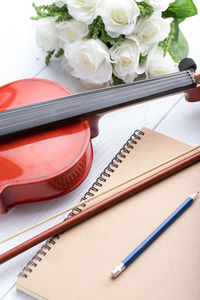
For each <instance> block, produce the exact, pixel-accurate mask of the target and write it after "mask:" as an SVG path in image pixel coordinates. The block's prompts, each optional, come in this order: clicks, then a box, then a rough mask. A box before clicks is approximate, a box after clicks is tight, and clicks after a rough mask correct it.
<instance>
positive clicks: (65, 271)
mask: <svg viewBox="0 0 200 300" xmlns="http://www.w3.org/2000/svg"><path fill="white" fill-rule="evenodd" d="M143 130H144V132H145V135H144V136H143V137H142V140H141V141H140V142H139V143H138V144H137V145H136V147H135V148H134V149H133V150H131V151H130V153H129V154H127V156H126V158H125V159H123V162H122V163H121V164H120V165H119V167H118V168H116V169H115V172H114V173H112V175H111V177H110V178H109V179H108V180H107V182H106V183H104V184H103V186H102V187H101V188H100V189H99V192H97V193H100V190H101V193H102V191H103V190H106V189H110V188H111V187H112V186H115V185H116V183H117V184H119V183H123V182H125V181H126V180H127V179H129V178H131V177H134V176H135V175H137V174H138V173H140V172H142V171H144V170H146V169H149V168H151V167H153V166H155V165H157V164H159V163H160V162H162V161H165V160H167V159H169V158H170V157H173V156H175V155H177V154H179V153H182V152H184V151H186V150H187V149H189V148H190V146H188V145H185V144H183V143H180V142H178V141H176V140H173V139H171V138H168V137H165V136H163V135H161V134H159V133H156V132H153V131H151V130H149V129H146V128H145V129H143ZM199 189H200V163H196V164H195V165H193V166H191V167H189V168H187V169H185V170H183V171H181V172H179V173H177V174H175V175H173V176H171V177H169V178H167V179H165V180H163V181H161V182H159V183H157V184H154V185H153V186H151V187H150V188H148V189H146V190H144V191H143V192H140V193H138V194H136V195H134V196H132V197H129V198H128V199H127V200H124V201H122V202H120V203H118V204H117V205H115V206H113V207H111V208H109V209H107V210H106V211H104V212H101V213H100V214H98V215H96V216H94V217H92V218H90V219H88V220H87V221H84V222H83V223H81V224H79V225H77V226H75V227H74V228H72V229H70V230H68V231H66V232H65V233H64V234H62V235H61V236H60V239H58V240H55V241H56V243H55V245H54V246H52V249H51V250H49V251H47V254H46V256H45V257H43V256H42V255H41V257H42V260H41V261H40V262H37V261H35V262H36V263H37V266H36V267H32V269H33V270H32V272H31V273H29V272H27V278H22V277H19V278H18V280H17V282H16V286H17V287H18V288H19V289H21V290H23V291H24V292H26V293H28V294H30V295H33V296H34V297H35V298H37V299H50V300H54V299H56V300H57V299H59V300H62V299H63V300H64V299H70V300H75V299H76V300H77V299H84V300H86V299H87V300H100V299H117V300H121V299H123V300H130V299H137V300H143V299H144V300H146V299H150V300H151V299H152V300H158V299H159V300H160V299H163V297H164V299H165V300H168V299H169V300H171V299H175V300H180V299H181V300H188V299H193V300H197V299H200V285H199V278H200V268H199V266H200V251H199V249H200V238H199V237H200V202H199V201H200V199H198V200H199V201H196V202H195V203H194V204H193V205H192V206H191V207H190V208H189V209H188V210H187V211H186V212H185V213H184V214H183V215H182V216H181V217H180V218H179V219H178V220H176V222H175V223H174V224H173V225H171V227H170V228H169V229H167V231H165V233H164V234H163V235H162V236H160V237H159V239H157V240H156V241H155V242H154V243H153V244H152V245H151V246H150V247H149V248H148V249H147V250H146V251H145V252H144V253H143V254H142V255H141V256H140V257H139V258H138V259H137V260H136V261H135V262H134V263H133V264H132V265H131V266H130V267H129V268H128V269H127V270H126V271H125V272H124V273H123V274H122V275H121V276H120V277H118V278H117V279H115V280H113V279H111V276H110V273H111V271H112V269H113V267H114V266H115V265H117V264H119V263H120V261H121V260H122V259H123V258H125V257H126V256H127V255H128V254H129V253H130V252H131V251H132V250H133V249H134V248H135V247H136V246H137V245H138V244H139V243H140V242H141V241H143V240H144V239H145V238H146V237H147V236H148V235H149V234H150V233H151V232H152V231H153V230H154V229H155V228H156V227H157V226H158V225H159V224H160V223H161V222H162V221H163V220H164V219H165V218H166V217H167V216H168V215H169V214H170V213H171V212H173V211H174V210H175V209H176V208H177V207H178V205H180V204H181V203H182V202H183V201H184V200H185V199H186V198H187V197H188V195H190V194H192V193H193V192H195V191H198V190H199ZM91 203H92V202H91ZM91 203H90V204H91Z"/></svg>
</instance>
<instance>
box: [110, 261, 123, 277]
mask: <svg viewBox="0 0 200 300" xmlns="http://www.w3.org/2000/svg"><path fill="white" fill-rule="evenodd" d="M124 269H125V265H124V264H123V263H120V264H119V265H118V266H116V267H114V269H113V270H112V272H111V276H112V278H116V277H117V276H119V274H121V272H123V270H124Z"/></svg>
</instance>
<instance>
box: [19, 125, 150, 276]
mask: <svg viewBox="0 0 200 300" xmlns="http://www.w3.org/2000/svg"><path fill="white" fill-rule="evenodd" d="M144 134H145V133H144V132H143V131H141V130H139V129H137V130H135V132H134V133H133V134H132V135H131V137H130V138H129V139H128V140H127V142H126V143H125V144H124V145H123V146H122V148H121V149H120V151H119V152H118V153H117V154H116V155H115V157H114V158H113V159H112V161H111V162H110V163H109V164H108V166H107V167H106V168H105V169H104V170H103V172H102V173H101V174H100V176H99V177H98V178H97V180H96V181H95V182H94V183H93V185H92V186H91V187H90V188H89V190H88V191H87V192H86V193H85V195H84V196H83V197H82V198H81V200H80V206H82V207H86V204H84V203H83V204H81V202H82V201H85V200H87V199H89V198H92V197H94V196H95V193H97V192H98V191H99V189H100V188H101V187H102V185H103V183H104V182H106V181H107V179H108V178H109V177H111V174H110V173H114V171H115V169H116V168H118V166H119V164H121V163H122V162H123V159H125V158H126V156H127V155H128V154H129V153H130V150H132V149H133V148H134V145H133V144H135V145H136V144H137V143H138V141H140V140H141V136H143V135H144ZM81 211H82V209H81V208H79V207H76V208H74V209H73V210H72V211H71V212H70V213H69V214H68V215H67V217H66V218H65V219H64V221H65V220H67V219H69V218H70V217H73V216H75V215H76V214H77V213H80V212H81ZM63 233H64V231H63V232H61V233H59V234H57V235H55V236H53V237H51V238H50V239H48V240H47V241H46V242H45V243H44V245H43V246H42V247H41V248H40V250H39V251H38V252H37V253H36V255H35V256H33V258H32V259H31V260H30V261H29V262H28V263H27V265H26V266H25V267H24V268H23V270H22V272H20V273H19V275H18V277H24V278H27V277H28V274H27V273H31V272H32V270H33V268H34V267H37V265H38V262H40V261H41V260H42V258H43V257H44V256H46V254H47V251H49V250H51V249H52V246H54V245H55V244H56V240H58V239H59V238H60V236H61V234H63Z"/></svg>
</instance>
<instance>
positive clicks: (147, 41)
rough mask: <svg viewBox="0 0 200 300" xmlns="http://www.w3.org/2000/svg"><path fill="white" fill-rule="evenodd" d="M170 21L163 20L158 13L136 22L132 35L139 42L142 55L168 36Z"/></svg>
mask: <svg viewBox="0 0 200 300" xmlns="http://www.w3.org/2000/svg"><path fill="white" fill-rule="evenodd" d="M172 21H173V19H172V18H167V19H163V18H162V17H161V14H160V13H154V14H153V15H152V16H151V17H150V18H148V19H144V18H142V19H140V20H139V21H138V23H137V25H136V29H135V34H134V35H135V36H136V37H137V38H138V40H139V42H140V46H141V53H142V54H143V55H146V54H147V53H148V52H149V51H150V49H151V48H152V46H153V45H155V44H158V43H159V42H160V41H162V40H164V39H165V38H166V37H167V36H168V35H169V33H170V29H171V27H170V24H171V22H172Z"/></svg>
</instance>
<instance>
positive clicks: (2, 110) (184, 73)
mask: <svg viewBox="0 0 200 300" xmlns="http://www.w3.org/2000/svg"><path fill="white" fill-rule="evenodd" d="M186 74H187V72H186V71H183V72H178V73H171V74H168V75H165V76H162V77H159V78H157V77H155V78H151V79H148V82H153V81H158V80H163V78H165V79H167V78H168V77H170V78H172V77H181V76H185V75H186ZM138 82H140V83H141V82H144V83H145V82H147V80H140V81H137V82H133V83H129V84H126V85H130V86H132V85H133V84H137V83H138ZM119 87H121V86H114V87H111V88H114V89H117V88H119ZM105 89H109V87H108V88H103V89H101V90H105ZM90 92H92V91H89V92H88V91H86V92H83V93H81V94H85V93H90ZM70 96H75V95H70ZM70 96H68V97H70ZM68 97H67V98H68ZM65 98H66V97H62V98H57V99H52V100H47V101H45V102H41V103H32V104H30V105H29V106H21V105H20V106H15V107H12V109H19V110H18V111H23V110H25V109H27V108H29V107H30V106H32V105H33V106H37V107H39V106H44V105H48V103H49V102H52V101H57V100H58V99H59V100H61V99H63V100H62V101H66V99H65ZM20 108H21V109H20ZM12 109H9V110H8V111H4V108H3V109H0V113H1V112H3V114H6V113H8V114H9V113H11V112H12Z"/></svg>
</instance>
